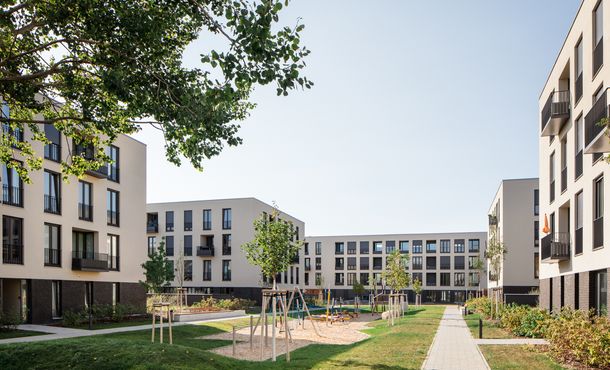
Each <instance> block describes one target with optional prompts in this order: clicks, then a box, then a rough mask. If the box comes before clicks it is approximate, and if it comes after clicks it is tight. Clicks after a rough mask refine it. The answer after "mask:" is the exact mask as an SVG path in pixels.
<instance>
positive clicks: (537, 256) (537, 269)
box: [534, 253, 540, 279]
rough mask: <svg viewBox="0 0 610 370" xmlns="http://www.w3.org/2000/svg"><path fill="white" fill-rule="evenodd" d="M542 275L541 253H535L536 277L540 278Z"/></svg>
mask: <svg viewBox="0 0 610 370" xmlns="http://www.w3.org/2000/svg"><path fill="white" fill-rule="evenodd" d="M539 276H540V255H539V254H538V253H534V279H538V277H539Z"/></svg>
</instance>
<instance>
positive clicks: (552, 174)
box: [549, 152, 555, 203]
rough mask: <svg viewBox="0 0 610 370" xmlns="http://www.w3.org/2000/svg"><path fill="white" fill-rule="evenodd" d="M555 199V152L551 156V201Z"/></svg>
mask: <svg viewBox="0 0 610 370" xmlns="http://www.w3.org/2000/svg"><path fill="white" fill-rule="evenodd" d="M554 200H555V152H553V153H551V155H550V156H549V202H550V203H553V201H554Z"/></svg>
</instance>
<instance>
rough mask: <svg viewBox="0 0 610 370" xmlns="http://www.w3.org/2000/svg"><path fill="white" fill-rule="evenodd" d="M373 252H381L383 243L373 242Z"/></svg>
mask: <svg viewBox="0 0 610 370" xmlns="http://www.w3.org/2000/svg"><path fill="white" fill-rule="evenodd" d="M373 253H375V254H380V253H383V243H382V242H373Z"/></svg>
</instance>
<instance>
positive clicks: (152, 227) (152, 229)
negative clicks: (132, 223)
mask: <svg viewBox="0 0 610 370" xmlns="http://www.w3.org/2000/svg"><path fill="white" fill-rule="evenodd" d="M146 232H147V233H158V232H159V223H158V222H149V223H147V224H146Z"/></svg>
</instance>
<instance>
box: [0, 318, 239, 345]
mask: <svg viewBox="0 0 610 370" xmlns="http://www.w3.org/2000/svg"><path fill="white" fill-rule="evenodd" d="M247 317H249V315H245V316H236V317H225V318H212V319H209V320H201V321H190V322H175V323H172V327H176V326H182V325H198V324H203V323H207V322H217V321H227V320H235V319H242V318H247ZM163 324H164V325H163V326H164V328H167V325H166V323H165V322H164V323H163ZM17 328H18V329H20V330H32V331H39V332H43V333H48V334H42V335H35V336H31V337H20V338H9V339H2V340H0V344H9V343H29V342H40V341H44V340H55V339H67V338H78V337H88V336H93V335H104V334H113V333H125V332H131V331H138V330H151V329H152V325H151V324H148V325H136V326H125V327H121V328H110V329H99V330H85V329H71V328H62V327H57V326H47V325H19V326H18V327H17Z"/></svg>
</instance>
